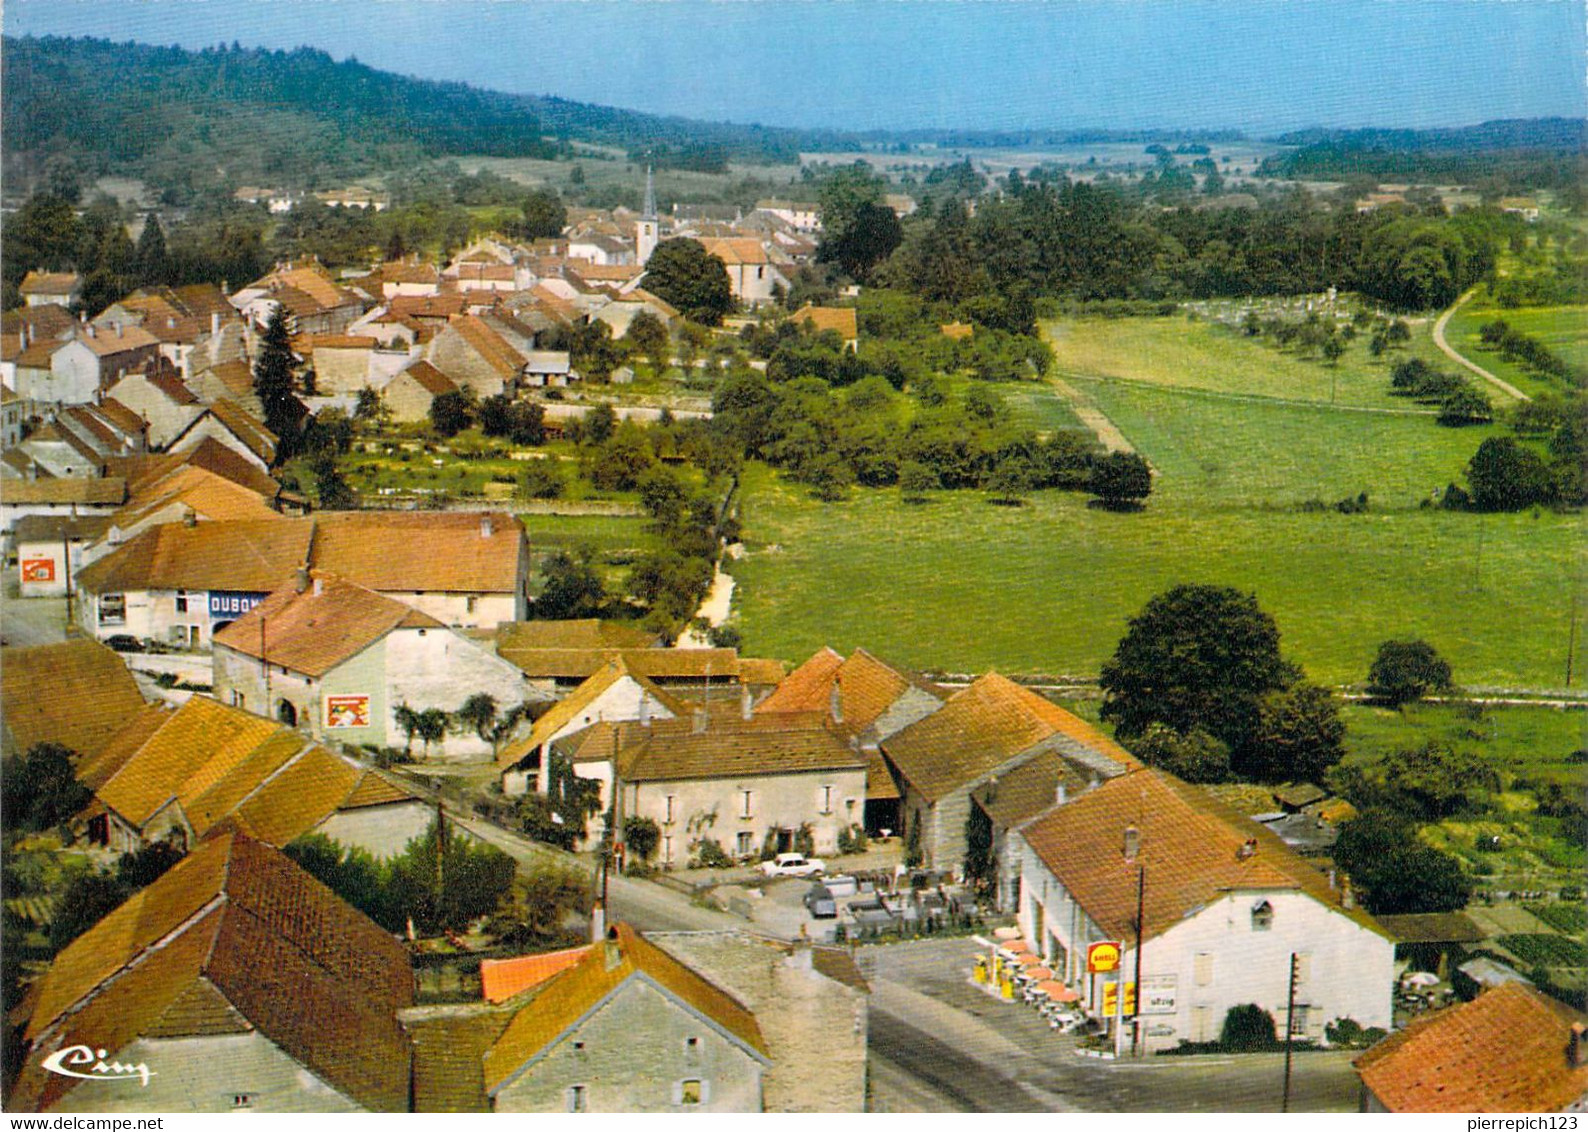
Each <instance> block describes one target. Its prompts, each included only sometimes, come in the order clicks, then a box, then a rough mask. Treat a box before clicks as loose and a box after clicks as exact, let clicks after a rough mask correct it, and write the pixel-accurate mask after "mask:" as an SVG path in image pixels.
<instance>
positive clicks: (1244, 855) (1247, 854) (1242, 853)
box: [1235, 837, 1257, 861]
mask: <svg viewBox="0 0 1588 1132" xmlns="http://www.w3.org/2000/svg"><path fill="white" fill-rule="evenodd" d="M1255 856H1257V838H1255V837H1248V838H1247V839H1246V840H1245V841H1243V842H1241V847H1240V848H1239V849H1237V850H1235V859H1236V860H1237V861H1249V860H1251V859H1252V858H1253V857H1255Z"/></svg>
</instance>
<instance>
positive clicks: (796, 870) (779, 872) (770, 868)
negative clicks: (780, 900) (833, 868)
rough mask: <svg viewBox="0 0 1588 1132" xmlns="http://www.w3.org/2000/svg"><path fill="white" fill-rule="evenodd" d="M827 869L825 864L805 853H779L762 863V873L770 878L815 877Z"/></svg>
mask: <svg viewBox="0 0 1588 1132" xmlns="http://www.w3.org/2000/svg"><path fill="white" fill-rule="evenodd" d="M826 869H827V865H826V863H825V862H823V861H818V860H817V859H816V858H815V857H807V856H805V854H803V853H779V854H778V855H777V856H776V857H774V858H773V859H772V860H770V861H762V862H761V871H762V872H763V873H765V874H766V875H767V876H769V877H814V876H820V875H821V874H822V873H823V872H825V871H826Z"/></svg>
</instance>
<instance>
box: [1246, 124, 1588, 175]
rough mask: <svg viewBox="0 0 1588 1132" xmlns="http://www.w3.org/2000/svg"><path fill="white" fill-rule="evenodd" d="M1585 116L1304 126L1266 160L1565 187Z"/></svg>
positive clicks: (1298, 169)
mask: <svg viewBox="0 0 1588 1132" xmlns="http://www.w3.org/2000/svg"><path fill="white" fill-rule="evenodd" d="M1585 131H1588V122H1584V120H1583V119H1581V118H1529V119H1506V120H1502V121H1495V122H1484V123H1483V124H1482V125H1478V126H1464V127H1460V128H1456V129H1437V130H1302V131H1298V132H1296V133H1292V134H1285V135H1284V136H1282V137H1278V138H1274V139H1272V140H1273V141H1276V142H1278V143H1280V144H1282V145H1290V146H1297V147H1298V148H1296V149H1293V150H1290V151H1289V152H1287V153H1283V154H1277V155H1275V156H1273V157H1270V158H1268V159H1267V160H1266V161H1264V162H1263V164H1262V166H1261V168H1260V169H1259V172H1260V173H1262V174H1265V175H1269V176H1275V177H1334V178H1346V177H1356V176H1364V177H1375V178H1386V179H1387V178H1406V179H1408V180H1451V181H1461V182H1475V181H1482V180H1484V179H1485V178H1488V177H1492V176H1494V175H1495V174H1496V173H1497V172H1500V171H1502V170H1503V171H1504V173H1505V174H1506V175H1507V176H1508V177H1509V178H1510V179H1511V180H1513V181H1519V182H1521V183H1524V184H1527V185H1529V186H1534V187H1558V188H1563V187H1565V186H1567V185H1569V184H1571V183H1573V181H1575V180H1576V179H1577V178H1578V177H1580V176H1581V175H1582V172H1583V166H1584V154H1585V153H1588V145H1585Z"/></svg>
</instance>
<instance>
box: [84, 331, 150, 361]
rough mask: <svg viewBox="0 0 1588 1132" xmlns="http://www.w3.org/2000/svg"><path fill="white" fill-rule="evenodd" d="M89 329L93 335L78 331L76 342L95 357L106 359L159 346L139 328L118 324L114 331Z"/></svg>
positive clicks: (146, 332)
mask: <svg viewBox="0 0 1588 1132" xmlns="http://www.w3.org/2000/svg"><path fill="white" fill-rule="evenodd" d="M90 329H92V331H93V333H89V332H88V330H80V331H79V332H78V334H77V341H79V342H81V343H82V344H83V345H85V346H87V347H88V349H89V350H90V351H91V352H92V353H93V354H94V355H95V356H96V357H101V358H108V357H111V356H113V355H115V354H122V353H125V352H127V351H128V350H142V349H147V348H148V347H150V346H158V345H159V344H160V340H159V339H158V338H156V337H155V336H154V335H153V334H150V333H149V332H148V331H147V330H145V329H144V328H143V327H141V326H132V325H126V326H123V325H120V324H118V325H117V326H116V327H115V328H114V329H112V328H111V327H91V328H90Z"/></svg>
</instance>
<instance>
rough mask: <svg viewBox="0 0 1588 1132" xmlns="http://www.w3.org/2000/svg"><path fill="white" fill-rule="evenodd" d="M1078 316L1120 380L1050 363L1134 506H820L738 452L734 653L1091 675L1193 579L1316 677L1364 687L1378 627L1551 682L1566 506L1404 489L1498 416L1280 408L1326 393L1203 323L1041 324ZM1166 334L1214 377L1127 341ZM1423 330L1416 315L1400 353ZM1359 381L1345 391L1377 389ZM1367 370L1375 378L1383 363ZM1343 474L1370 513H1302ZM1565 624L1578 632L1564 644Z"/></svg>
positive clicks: (1574, 534) (1289, 367)
mask: <svg viewBox="0 0 1588 1132" xmlns="http://www.w3.org/2000/svg"><path fill="white" fill-rule="evenodd" d="M1077 326H1084V327H1085V329H1084V331H1082V332H1081V336H1083V337H1084V339H1085V341H1087V342H1089V343H1091V345H1090V346H1089V347H1088V349H1089V350H1090V351H1091V357H1092V361H1091V362H1089V363H1088V365H1087V369H1088V370H1090V371H1092V372H1096V371H1098V370H1102V371H1104V372H1105V373H1106V372H1109V371H1112V372H1114V373H1117V374H1119V375H1121V378H1122V379H1117V380H1097V379H1092V380H1082V379H1077V378H1075V377H1070V378H1069V379H1068V380H1069V381H1070V383H1071V384H1072V385H1074V386H1075V387H1076V388H1078V389H1080V390H1081V391H1082V392H1084V393H1085V394H1087V395H1088V396H1090V397H1091V398H1092V399H1093V400H1094V401H1095V402H1096V403H1097V404H1098V405H1099V406H1100V407H1101V408H1102V409H1103V411H1104V412H1105V413H1107V414H1108V415H1109V417H1110V418H1111V419H1112V420H1113V421H1114V422H1115V423H1116V424H1117V425H1118V426H1119V428H1120V429H1121V430H1122V431H1123V432H1124V434H1125V435H1126V436H1127V438H1129V439H1130V441H1131V442H1132V443H1133V444H1134V445H1136V446H1137V448H1138V449H1139V450H1140V451H1141V452H1142V454H1143V455H1145V456H1146V457H1147V459H1148V460H1149V461H1151V463H1152V464H1153V465H1154V467H1155V468H1156V469H1157V470H1158V472H1159V475H1158V477H1157V479H1156V481H1155V487H1154V494H1153V496H1152V497H1151V498H1150V499H1149V500H1148V501H1147V505H1146V507H1145V509H1144V510H1143V511H1141V512H1139V513H1136V514H1117V513H1113V512H1109V511H1103V510H1099V509H1096V508H1093V507H1090V506H1088V500H1087V498H1086V497H1085V496H1084V495H1083V494H1079V493H1067V492H1056V491H1050V492H1041V493H1037V494H1035V495H1033V496H1032V497H1031V498H1030V499H1029V501H1028V503H1027V504H1026V505H1025V506H1023V507H1018V508H1010V507H1000V506H994V505H992V504H990V503H989V502H988V501H987V499H986V498H985V496H984V495H982V494H981V493H977V492H941V493H935V494H934V497H933V498H932V499H931V500H930V501H929V502H927V503H924V504H915V505H912V504H906V503H904V502H902V501H901V499H900V498H899V494H898V492H897V491H896V490H891V489H879V490H856V491H854V492H852V493H851V494H850V497H849V498H848V499H847V500H846V501H843V502H840V503H835V504H823V503H819V502H817V501H816V500H814V499H813V498H811V496H810V495H809V493H808V491H807V490H806V489H804V488H802V487H800V486H799V485H796V484H791V483H789V482H787V481H786V480H784V479H783V478H782V477H780V476H777V475H776V474H775V473H773V472H771V471H770V470H768V469H765V468H759V467H753V468H751V469H750V470H749V472H748V473H747V474H746V476H745V480H744V487H745V491H744V520H745V531H746V541H747V548H748V550H749V553H748V555H747V556H746V558H745V559H743V560H741V561H740V562H737V563H735V564H734V565H733V567H732V569H733V572H734V574H735V575H736V577H737V579H738V581H739V583H740V587H739V590H738V591H737V593H736V595H735V605H736V608H737V609H738V610H739V615H740V618H741V620H742V625H743V630H744V634H745V640H746V646H747V648H749V649H750V650H751V651H752V652H754V653H757V654H763V655H773V656H779V657H783V658H785V659H788V660H797V659H802V658H803V657H805V656H807V655H809V653H810V652H812V651H813V650H814V649H815V648H817V647H818V646H820V645H822V644H830V645H832V646H833V647H835V648H840V649H850V648H853V647H855V646H857V645H864V646H866V647H868V648H871V649H873V650H875V651H877V652H878V653H879V654H881V655H883V656H887V657H891V658H894V659H896V660H897V661H898V662H899V663H902V664H907V665H914V666H918V667H924V668H933V669H946V670H952V671H973V670H981V669H986V668H989V667H996V668H999V669H1001V670H1003V671H1006V672H1014V673H1029V674H1050V675H1068V676H1083V677H1084V676H1095V674H1096V673H1097V671H1098V668H1099V666H1100V665H1101V664H1102V662H1103V661H1104V660H1105V659H1107V657H1109V656H1110V655H1111V654H1112V653H1113V650H1114V646H1115V645H1116V643H1117V642H1118V640H1119V637H1120V636H1121V634H1122V633H1123V632H1124V630H1125V626H1126V621H1127V619H1128V618H1129V617H1131V616H1133V615H1134V614H1136V613H1137V612H1138V611H1139V610H1140V609H1141V607H1142V606H1143V605H1144V604H1145V603H1146V602H1147V601H1148V600H1149V599H1150V598H1152V597H1153V596H1154V595H1156V594H1158V593H1161V592H1162V591H1164V590H1165V589H1168V588H1169V587H1171V586H1173V585H1175V584H1178V583H1182V582H1204V583H1214V584H1222V585H1231V586H1236V587H1239V588H1241V589H1243V590H1247V591H1252V592H1255V593H1256V595H1257V598H1258V600H1259V602H1260V603H1261V604H1262V606H1263V608H1264V609H1266V610H1268V611H1269V612H1270V613H1271V614H1272V615H1273V616H1274V617H1275V619H1276V620H1277V622H1278V624H1279V628H1280V631H1281V633H1282V634H1283V645H1284V648H1285V650H1286V651H1287V653H1288V654H1289V655H1290V656H1292V657H1293V658H1294V659H1295V660H1297V661H1299V662H1300V663H1301V664H1302V665H1303V666H1304V667H1305V668H1306V669H1307V671H1308V673H1309V675H1310V676H1311V677H1312V678H1314V679H1317V680H1321V681H1325V682H1329V683H1349V682H1358V681H1362V680H1363V679H1365V677H1366V673H1367V668H1368V665H1369V664H1370V663H1371V662H1372V659H1373V656H1374V653H1375V651H1376V649H1377V646H1378V644H1379V643H1380V642H1381V641H1383V640H1385V639H1388V638H1391V637H1404V636H1420V637H1423V638H1425V639H1427V640H1429V641H1430V642H1432V643H1433V644H1434V645H1435V647H1436V648H1438V649H1439V650H1440V651H1441V652H1442V653H1443V654H1444V655H1445V656H1446V657H1447V658H1448V659H1449V660H1450V662H1451V664H1452V665H1453V666H1454V668H1455V674H1456V679H1457V680H1458V681H1460V682H1461V683H1462V684H1465V685H1467V686H1470V687H1503V688H1554V687H1559V686H1560V685H1561V684H1562V682H1563V677H1564V668H1565V655H1566V648H1567V637H1568V621H1569V616H1570V614H1569V610H1570V608H1571V605H1572V602H1571V596H1572V587H1573V583H1574V580H1576V579H1580V578H1581V577H1582V576H1583V573H1582V572H1583V569H1584V566H1585V565H1588V542H1585V540H1584V537H1583V536H1584V529H1583V523H1582V519H1581V518H1580V517H1578V516H1572V515H1559V514H1553V513H1550V512H1541V513H1540V514H1538V515H1537V516H1535V515H1533V514H1532V513H1531V512H1523V513H1520V514H1515V515H1487V516H1478V515H1471V514H1458V513H1450V512H1444V511H1439V510H1437V509H1432V508H1421V507H1420V506H1419V504H1420V503H1421V501H1423V500H1424V499H1427V498H1428V497H1429V495H1430V493H1431V492H1432V491H1433V490H1434V489H1436V488H1443V487H1444V486H1445V485H1446V484H1447V483H1449V482H1451V481H1452V480H1460V479H1462V478H1463V469H1464V468H1465V465H1466V463H1467V461H1468V459H1470V457H1471V455H1472V453H1473V452H1474V451H1475V450H1476V449H1477V447H1478V444H1479V443H1480V442H1481V440H1482V438H1483V437H1484V436H1486V435H1489V434H1491V433H1492V432H1493V431H1495V430H1496V429H1497V427H1498V426H1491V427H1489V428H1466V429H1447V428H1442V427H1440V426H1439V425H1437V424H1436V423H1435V422H1434V421H1433V419H1432V418H1431V417H1427V416H1410V415H1405V414H1401V413H1371V412H1363V411H1360V409H1357V410H1354V411H1353V410H1348V409H1345V408H1341V407H1334V408H1331V407H1330V406H1329V405H1327V404H1326V403H1323V404H1301V405H1298V404H1294V403H1289V402H1291V401H1294V400H1312V401H1314V402H1316V401H1319V400H1322V398H1320V396H1319V395H1318V393H1317V391H1316V390H1314V392H1313V394H1312V396H1310V397H1298V396H1293V395H1294V394H1295V393H1296V392H1297V391H1298V390H1297V386H1296V384H1295V380H1294V375H1295V374H1296V373H1297V372H1298V371H1297V370H1296V369H1295V367H1294V365H1293V364H1292V361H1291V360H1290V359H1287V358H1285V356H1284V355H1282V354H1280V353H1279V351H1277V350H1274V349H1272V348H1271V347H1269V346H1267V345H1263V344H1259V343H1250V342H1247V341H1243V340H1242V339H1240V338H1239V337H1237V336H1236V335H1233V334H1227V332H1224V331H1221V330H1219V329H1217V328H1214V327H1210V326H1207V325H1205V324H1198V323H1191V322H1188V321H1186V320H1183V319H1182V320H1158V319H1151V320H1119V321H1114V322H1107V323H1100V324H1094V323H1090V322H1087V323H1068V324H1065V326H1064V327H1062V328H1060V331H1059V332H1058V333H1056V334H1055V335H1054V337H1055V339H1056V341H1059V342H1063V341H1066V340H1067V341H1070V342H1072V343H1073V342H1075V341H1077V340H1078V336H1077V335H1076V334H1067V333H1066V331H1069V330H1072V329H1073V328H1075V327H1077ZM1110 333H1113V334H1117V342H1116V348H1115V351H1114V352H1113V353H1112V354H1108V353H1106V352H1105V351H1104V349H1103V344H1104V343H1105V341H1106V337H1107V335H1108V334H1110ZM1182 336H1184V337H1189V338H1190V339H1192V340H1193V341H1197V340H1205V341H1204V346H1205V347H1206V348H1205V349H1204V348H1203V347H1198V349H1202V353H1201V355H1200V356H1202V357H1204V358H1206V357H1208V356H1209V355H1208V353H1207V351H1208V350H1211V349H1213V348H1214V347H1217V348H1218V349H1221V350H1227V351H1228V352H1229V357H1230V358H1231V359H1232V360H1231V362H1230V364H1229V365H1228V366H1227V367H1225V369H1224V372H1225V373H1227V374H1228V375H1229V376H1228V380H1227V381H1226V382H1225V384H1224V386H1223V387H1222V388H1217V389H1210V388H1207V386H1209V385H1211V384H1212V383H1213V380H1214V374H1213V370H1212V369H1211V368H1207V367H1203V368H1200V369H1197V368H1195V367H1192V369H1193V372H1190V373H1189V375H1188V376H1186V377H1185V378H1184V379H1183V381H1182V380H1179V379H1178V378H1177V374H1176V371H1175V369H1174V366H1173V363H1172V355H1170V354H1167V353H1165V354H1157V355H1153V354H1148V355H1139V354H1138V353H1137V349H1138V348H1139V347H1140V346H1141V344H1142V343H1143V342H1148V341H1157V342H1159V343H1160V344H1164V343H1166V342H1167V341H1169V340H1172V339H1174V338H1179V337H1182ZM1426 336H1427V330H1426V328H1425V327H1424V328H1420V329H1419V330H1418V332H1417V334H1416V336H1415V342H1416V343H1418V344H1417V345H1414V347H1413V348H1414V349H1417V350H1421V349H1422V345H1421V343H1424V342H1426ZM1207 343H1211V344H1212V345H1207ZM1237 347H1238V348H1239V349H1236V348H1237ZM1163 348H1164V349H1165V350H1167V348H1168V347H1167V345H1164V346H1163ZM1356 348H1357V347H1355V346H1354V347H1353V349H1356ZM1362 353H1363V354H1364V355H1365V348H1364V349H1363V350H1362ZM1061 356H1063V355H1062V352H1061ZM1142 357H1146V359H1147V360H1145V361H1140V364H1139V365H1138V360H1139V359H1140V358H1142ZM1351 357H1352V355H1351V354H1348V355H1347V359H1346V360H1343V361H1342V364H1341V370H1342V375H1343V374H1344V373H1345V372H1346V371H1348V370H1349V369H1350V359H1351ZM1071 360H1072V363H1073V357H1072V359H1071ZM1303 365H1304V366H1305V369H1306V370H1307V371H1308V372H1311V371H1314V370H1315V371H1317V372H1319V373H1326V372H1327V367H1325V366H1324V365H1322V364H1321V363H1317V362H1307V363H1303ZM1060 368H1061V369H1065V368H1067V366H1066V365H1065V363H1064V362H1062V361H1061V364H1060ZM1075 369H1076V370H1080V369H1081V367H1080V365H1075ZM1287 375H1290V376H1287ZM1356 380H1357V385H1356V386H1354V393H1353V395H1354V396H1356V397H1357V398H1358V399H1359V401H1366V400H1367V399H1368V398H1369V397H1371V396H1373V395H1374V394H1373V393H1372V391H1371V390H1369V389H1368V388H1367V385H1368V379H1367V377H1365V376H1364V377H1361V378H1359V379H1356ZM1373 380H1374V381H1376V382H1377V383H1378V384H1380V385H1387V383H1388V375H1387V372H1385V373H1383V374H1382V376H1378V375H1375V376H1374V377H1373ZM1342 383H1343V376H1342ZM1265 391H1266V392H1265ZM1230 394H1238V396H1230ZM1281 394H1283V399H1280V395H1281ZM1399 404H1402V405H1404V402H1399ZM1364 407H1367V406H1364ZM1362 491H1366V492H1367V494H1368V497H1369V502H1370V509H1369V511H1368V512H1367V513H1365V514H1358V515H1345V514H1339V513H1336V512H1335V511H1333V510H1332V509H1325V510H1308V509H1305V508H1304V506H1303V505H1304V504H1306V503H1308V501H1312V500H1321V501H1322V502H1323V503H1325V504H1333V503H1334V502H1335V501H1337V500H1340V499H1343V498H1345V497H1348V496H1349V497H1354V496H1356V495H1357V494H1358V493H1359V492H1362ZM1583 635H1584V634H1583V629H1582V626H1581V625H1580V626H1579V632H1578V638H1579V645H1580V642H1581V639H1582V637H1583ZM1581 667H1582V666H1581V664H1579V671H1580V670H1581Z"/></svg>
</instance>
